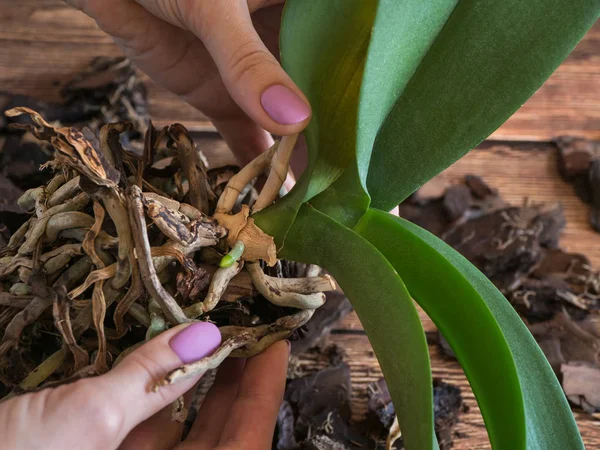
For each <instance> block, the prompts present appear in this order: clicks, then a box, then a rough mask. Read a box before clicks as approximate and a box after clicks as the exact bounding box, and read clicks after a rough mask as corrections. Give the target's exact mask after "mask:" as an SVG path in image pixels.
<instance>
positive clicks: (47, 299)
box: [0, 257, 91, 355]
mask: <svg viewBox="0 0 600 450" xmlns="http://www.w3.org/2000/svg"><path fill="white" fill-rule="evenodd" d="M90 267H91V262H90V260H89V258H88V257H83V258H80V259H79V260H78V261H77V262H76V263H75V264H73V265H72V266H71V267H69V268H68V269H67V270H65V271H64V272H63V273H62V275H61V276H60V277H59V278H58V279H57V280H56V281H55V282H54V287H57V288H58V287H60V286H66V287H67V288H68V287H69V286H71V285H72V284H74V283H76V282H77V281H79V279H81V278H82V277H84V276H85V274H86V273H87V272H88V271H89V270H90ZM31 278H32V280H31V282H32V287H33V290H34V295H35V296H34V298H33V299H32V300H31V302H29V304H28V305H27V306H26V307H25V309H23V310H22V311H20V312H19V313H18V314H16V315H15V316H14V317H13V318H12V320H11V321H10V323H9V324H8V325H7V326H6V329H5V331H4V336H2V342H1V343H0V355H3V354H4V353H6V352H7V351H8V350H10V349H11V348H14V347H16V346H17V345H18V343H19V339H20V337H21V333H22V332H23V330H24V329H25V327H27V326H29V325H31V324H32V323H34V322H35V321H37V320H38V319H39V317H40V316H41V315H42V314H43V313H44V311H46V310H47V309H48V308H49V307H50V306H52V304H53V302H54V297H55V295H56V294H55V293H54V292H53V290H52V289H49V288H45V290H44V292H35V291H36V287H35V285H34V284H33V283H34V282H35V281H36V280H34V279H33V278H34V277H33V276H32V277H31ZM39 294H41V295H39Z"/></svg>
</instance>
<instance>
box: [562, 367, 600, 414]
mask: <svg viewBox="0 0 600 450" xmlns="http://www.w3.org/2000/svg"><path fill="white" fill-rule="evenodd" d="M560 370H561V373H562V378H563V380H562V386H563V389H564V391H565V395H566V396H567V398H568V399H569V401H571V403H573V404H574V405H576V406H579V407H580V408H582V409H583V410H585V411H586V412H588V413H590V414H593V413H596V412H598V411H600V391H599V390H598V386H600V367H599V366H598V365H596V364H589V363H585V362H579V361H576V362H570V363H568V364H563V365H562V366H561V369H560Z"/></svg>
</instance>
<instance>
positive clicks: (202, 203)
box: [169, 124, 213, 214]
mask: <svg viewBox="0 0 600 450" xmlns="http://www.w3.org/2000/svg"><path fill="white" fill-rule="evenodd" d="M169 137H170V139H172V141H173V144H175V145H176V146H177V151H178V159H179V164H180V166H181V168H182V170H183V172H184V173H185V175H186V177H187V179H188V182H189V197H190V204H191V205H192V206H193V207H195V208H196V209H197V210H198V211H201V212H203V213H204V214H209V213H210V203H209V202H210V201H212V200H213V199H212V195H213V194H212V191H211V190H210V186H209V184H208V176H207V174H206V166H205V165H204V162H203V161H202V159H201V158H200V153H199V152H198V150H197V149H196V144H195V143H194V141H193V140H192V138H191V137H190V136H189V134H188V133H187V130H186V129H185V128H184V127H183V125H180V124H174V125H171V126H170V127H169Z"/></svg>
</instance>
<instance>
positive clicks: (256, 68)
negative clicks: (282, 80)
mask: <svg viewBox="0 0 600 450" xmlns="http://www.w3.org/2000/svg"><path fill="white" fill-rule="evenodd" d="M277 66H278V64H277V62H276V61H275V59H274V58H273V55H271V53H269V51H268V50H266V49H265V48H264V47H263V46H262V45H261V44H259V43H257V42H253V41H250V42H247V43H245V44H242V45H240V46H239V47H238V48H237V50H236V51H234V52H233V54H232V55H231V60H230V63H229V70H228V76H229V78H230V81H231V82H232V83H234V84H236V83H238V82H240V81H241V80H242V79H244V78H246V77H248V76H250V75H252V74H256V73H257V72H259V73H260V72H263V71H267V70H269V69H271V68H273V67H277Z"/></svg>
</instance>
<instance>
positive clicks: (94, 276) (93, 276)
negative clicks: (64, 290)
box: [69, 263, 117, 299]
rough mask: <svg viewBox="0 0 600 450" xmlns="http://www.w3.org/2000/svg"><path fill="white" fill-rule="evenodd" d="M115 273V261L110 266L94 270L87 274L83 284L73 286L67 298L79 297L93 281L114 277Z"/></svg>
mask: <svg viewBox="0 0 600 450" xmlns="http://www.w3.org/2000/svg"><path fill="white" fill-rule="evenodd" d="M115 273H117V264H116V263H115V264H111V265H110V266H107V267H104V268H103V269H97V270H94V271H93V272H91V273H90V274H89V275H88V276H87V278H86V279H85V281H84V282H83V284H82V285H81V286H78V287H77V288H75V289H73V290H72V291H71V292H69V298H70V299H75V298H77V297H79V296H80V295H81V294H83V293H84V292H85V291H87V290H88V288H89V287H90V286H92V285H93V284H94V283H98V282H100V281H104V280H108V279H109V278H112V277H114V276H115Z"/></svg>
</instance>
